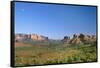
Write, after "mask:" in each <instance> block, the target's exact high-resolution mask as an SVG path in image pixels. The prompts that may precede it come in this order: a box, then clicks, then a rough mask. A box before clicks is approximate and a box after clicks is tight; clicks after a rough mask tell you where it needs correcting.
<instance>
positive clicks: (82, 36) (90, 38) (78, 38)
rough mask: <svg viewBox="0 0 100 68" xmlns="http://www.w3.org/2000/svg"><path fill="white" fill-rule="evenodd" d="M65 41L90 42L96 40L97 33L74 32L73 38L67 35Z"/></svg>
mask: <svg viewBox="0 0 100 68" xmlns="http://www.w3.org/2000/svg"><path fill="white" fill-rule="evenodd" d="M63 42H65V43H68V44H90V43H94V42H96V36H95V35H85V34H79V35H76V34H74V35H73V37H72V39H70V37H68V36H65V37H64V39H63Z"/></svg>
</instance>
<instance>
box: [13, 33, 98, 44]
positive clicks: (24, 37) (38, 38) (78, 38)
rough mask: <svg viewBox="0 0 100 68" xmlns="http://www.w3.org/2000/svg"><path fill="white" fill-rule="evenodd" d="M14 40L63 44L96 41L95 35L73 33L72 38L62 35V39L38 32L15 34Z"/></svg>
mask: <svg viewBox="0 0 100 68" xmlns="http://www.w3.org/2000/svg"><path fill="white" fill-rule="evenodd" d="M15 41H16V42H32V43H54V44H59V43H64V44H90V43H94V42H96V41H97V40H96V36H95V35H86V34H82V33H81V34H74V35H73V37H72V38H70V37H69V36H64V39H62V40H54V39H49V38H48V37H46V36H42V35H38V34H15Z"/></svg>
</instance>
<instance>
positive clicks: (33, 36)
mask: <svg viewBox="0 0 100 68" xmlns="http://www.w3.org/2000/svg"><path fill="white" fill-rule="evenodd" d="M15 40H16V41H19V40H33V41H43V40H48V37H45V36H42V35H37V34H16V35H15Z"/></svg>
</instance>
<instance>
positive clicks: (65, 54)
mask: <svg viewBox="0 0 100 68" xmlns="http://www.w3.org/2000/svg"><path fill="white" fill-rule="evenodd" d="M92 61H96V46H72V47H70V46H69V47H67V46H66V47H65V46H64V45H63V44H62V45H47V46H43V45H36V46H35V45H32V44H29V43H16V47H15V66H24V65H44V64H59V63H74V62H92Z"/></svg>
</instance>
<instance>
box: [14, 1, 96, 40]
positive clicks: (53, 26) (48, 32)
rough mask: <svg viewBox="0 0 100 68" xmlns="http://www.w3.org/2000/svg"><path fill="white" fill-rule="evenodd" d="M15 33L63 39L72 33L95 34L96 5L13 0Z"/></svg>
mask: <svg viewBox="0 0 100 68" xmlns="http://www.w3.org/2000/svg"><path fill="white" fill-rule="evenodd" d="M15 33H27V34H29V33H31V34H32V33H35V34H39V35H44V36H48V37H49V38H50V39H63V37H64V36H66V35H68V36H71V35H73V34H74V33H85V34H96V7H89V6H71V5H54V4H39V3H24V2H15Z"/></svg>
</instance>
